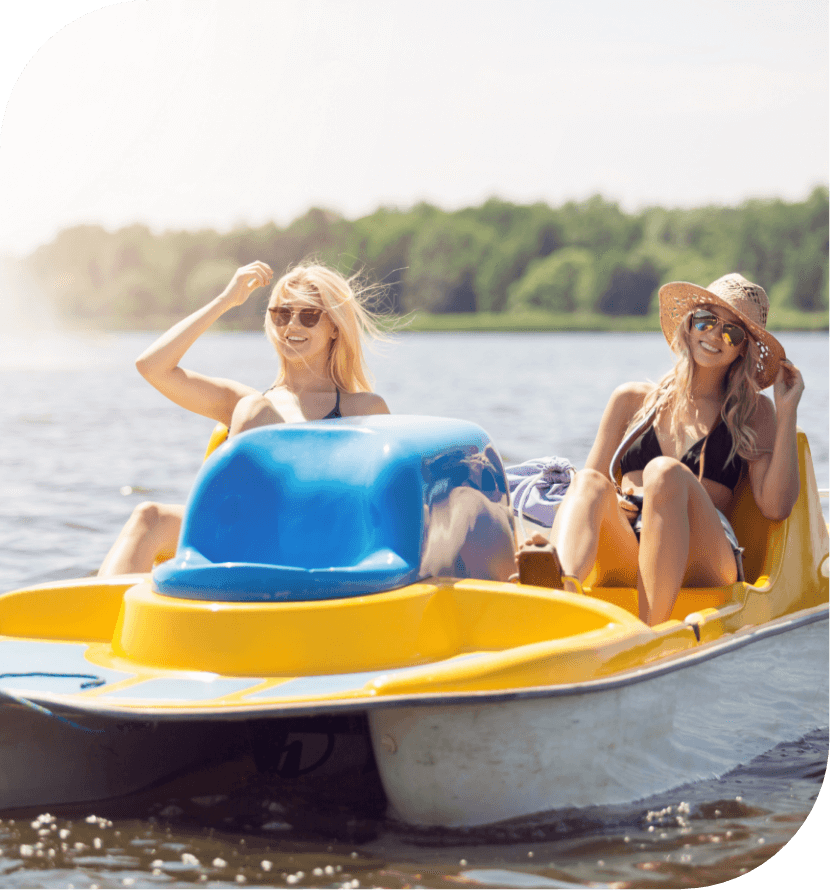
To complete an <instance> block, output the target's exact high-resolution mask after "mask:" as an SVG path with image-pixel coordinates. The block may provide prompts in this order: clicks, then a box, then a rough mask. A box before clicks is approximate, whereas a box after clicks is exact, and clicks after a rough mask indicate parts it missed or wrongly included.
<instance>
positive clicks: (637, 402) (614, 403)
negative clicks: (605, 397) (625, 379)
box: [608, 380, 654, 414]
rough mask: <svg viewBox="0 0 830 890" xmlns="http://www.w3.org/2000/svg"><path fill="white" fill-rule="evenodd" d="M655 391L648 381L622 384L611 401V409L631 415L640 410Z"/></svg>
mask: <svg viewBox="0 0 830 890" xmlns="http://www.w3.org/2000/svg"><path fill="white" fill-rule="evenodd" d="M653 391H654V384H653V383H649V382H648V381H639V380H637V381H631V382H629V383H621V384H620V385H619V386H618V387H617V388H616V389H615V390H614V392H612V393H611V398H610V399H609V402H608V404H609V407H613V408H614V409H616V410H620V411H628V412H630V413H631V414H634V413H636V412H637V411H639V410H640V408H641V407H642V405H643V402H644V401H645V400H646V397H647V396H649V395H650V394H651V393H652V392H653Z"/></svg>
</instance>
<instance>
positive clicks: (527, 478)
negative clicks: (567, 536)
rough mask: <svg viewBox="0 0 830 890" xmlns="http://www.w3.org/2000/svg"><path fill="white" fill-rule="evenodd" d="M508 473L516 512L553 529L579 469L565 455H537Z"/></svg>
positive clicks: (506, 470)
mask: <svg viewBox="0 0 830 890" xmlns="http://www.w3.org/2000/svg"><path fill="white" fill-rule="evenodd" d="M505 472H506V473H507V484H508V486H509V487H510V500H511V501H512V503H513V512H514V513H515V514H516V515H517V516H526V517H527V518H528V519H532V520H533V521H534V522H537V523H539V524H540V525H546V526H547V527H548V528H550V526H552V525H553V517H554V516H555V515H556V510H557V509H558V507H559V504H561V503H562V499H563V498H564V497H565V492H566V491H567V490H568V486H569V485H570V484H571V479H572V477H573V474H574V473H575V472H576V469H575V468H574V466H573V464H572V463H571V462H570V461H569V460H568V459H567V458H565V457H536V458H533V459H532V460H526V461H525V462H524V463H523V464H516V465H515V466H512V467H506V468H505Z"/></svg>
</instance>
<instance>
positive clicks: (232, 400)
mask: <svg viewBox="0 0 830 890" xmlns="http://www.w3.org/2000/svg"><path fill="white" fill-rule="evenodd" d="M273 274H274V273H273V272H272V271H271V269H270V267H269V266H267V265H266V264H265V263H261V262H255V263H250V264H249V265H247V266H243V267H242V268H241V269H237V270H236V272H235V274H234V276H233V278H232V279H231V281H230V283H229V284H228V286H227V287H226V288H225V290H224V291H222V293H221V294H220V295H219V296H218V297H216V298H215V299H213V300H211V301H210V302H209V303H208V304H207V305H206V306H203V307H202V308H201V309H198V310H197V311H196V312H194V313H193V314H192V315H189V316H188V317H187V318H185V319H184V320H183V321H180V322H179V323H178V324H176V325H174V326H173V327H172V328H170V330H169V331H167V332H166V333H164V334H162V335H161V337H159V338H158V340H156V341H155V343H153V344H152V346H150V347H148V348H147V349H145V350H144V352H142V353H141V355H140V356H139V357H138V358H137V359H136V362H135V366H136V368H137V369H138V371H139V373H140V374H141V375H142V377H144V379H145V380H147V381H148V382H149V383H151V384H152V385H153V386H154V387H155V388H156V389H157V390H158V391H159V392H160V393H162V395H165V396H167V398H168V399H170V400H171V401H172V402H175V403H176V404H177V405H181V406H182V408H186V409H187V410H188V411H193V412H194V413H195V414H201V415H203V416H204V417H210V418H212V419H213V420H218V421H220V422H221V423H224V424H226V425H230V422H231V417H232V416H233V409H234V407H235V406H236V403H237V402H238V401H239V400H240V399H241V398H242V397H243V396H246V395H249V394H250V393H252V392H254V390H253V389H252V388H251V387H250V386H245V385H244V384H242V383H237V382H236V381H234V380H226V379H223V378H219V377H207V376H205V375H204V374H199V373H197V372H195V371H188V370H187V369H186V368H181V367H179V362H180V361H181V359H182V357H183V356H184V354H185V353H186V352H187V350H188V349H190V347H191V346H192V345H193V344H194V343H195V342H196V340H197V339H198V338H199V337H200V336H201V335H202V334H204V332H205V331H206V330H207V329H208V328H209V327H210V326H211V325H212V324H213V323H214V322H215V321H216V320H217V319H218V318H220V317H221V316H222V315H224V313H225V312H227V311H228V309H232V308H233V307H234V306H241V305H242V304H243V303H244V302H245V301H246V300H247V299H248V297H249V296H250V295H251V294H252V293H253V292H254V291H255V290H256V289H257V288H259V287H264V286H265V285H267V284H270V282H271V279H272V277H273Z"/></svg>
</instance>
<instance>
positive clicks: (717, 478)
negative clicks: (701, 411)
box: [620, 421, 743, 491]
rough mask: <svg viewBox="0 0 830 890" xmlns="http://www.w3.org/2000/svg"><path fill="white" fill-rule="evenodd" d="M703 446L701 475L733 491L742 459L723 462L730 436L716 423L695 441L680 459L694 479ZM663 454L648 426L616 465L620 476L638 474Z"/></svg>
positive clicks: (735, 457)
mask: <svg viewBox="0 0 830 890" xmlns="http://www.w3.org/2000/svg"><path fill="white" fill-rule="evenodd" d="M704 443H706V453H705V455H704V459H703V475H704V477H705V478H706V479H711V481H712V482H719V483H720V484H721V485H725V486H726V487H727V488H729V489H731V490H733V491H734V489H735V486H736V485H737V484H738V479H740V477H741V469H742V467H743V459H742V458H740V457H739V456H738V455H737V454H736V455H735V456H734V457H733V458H732V460H730V461H729V462H728V463H727V461H726V459H727V458H728V457H729V452H730V451H731V450H732V435H731V434H730V432H729V428H728V427H727V426H726V424H725V423H722V422H721V421H718V423H717V425H716V426H715V428H714V429H713V430H711V431H710V432H709V433H708V434H707V435H705V436H704V437H703V438H702V439H698V441H697V442H695V444H694V445H692V447H691V448H689V450H688V451H687V452H686V453H685V454H684V455H683V457H681V458H680V462H681V463H682V464H685V465H686V466H687V467H688V468H689V469H690V470H691V471H692V472H693V473H694V474H695V476H699V475H700V453H701V451H702V450H703V445H704ZM662 454H663V450H662V449H661V448H660V442H659V440H658V439H657V433H656V431H655V429H654V426H653V425H652V426H650V427H649V428H648V429H647V430H646V431H645V432H644V433H642V434H641V435H640V436H639V437H638V438H637V439H635V440H634V442H633V443H632V444H631V447H630V448H629V449H628V451H626V453H625V454H624V455H623V457H622V461H621V462H620V470H622V474H623V475H625V474H626V473H633V472H634V471H635V470H642V469H644V468H645V465H646V464H647V463H648V462H649V461H650V460H653V459H654V458H655V457H661V456H662Z"/></svg>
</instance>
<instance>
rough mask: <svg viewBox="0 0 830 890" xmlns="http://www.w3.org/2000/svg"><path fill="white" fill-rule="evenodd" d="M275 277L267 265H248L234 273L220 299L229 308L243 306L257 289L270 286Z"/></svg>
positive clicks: (258, 263) (259, 263)
mask: <svg viewBox="0 0 830 890" xmlns="http://www.w3.org/2000/svg"><path fill="white" fill-rule="evenodd" d="M273 277H274V272H273V270H272V269H271V267H270V266H269V265H267V263H261V262H259V261H257V262H254V263H248V265H247V266H242V268H241V269H237V270H236V272H234V275H233V278H231V280H230V282H229V283H228V286H227V287H226V288H225V289H224V290H223V291H222V294H221V296H220V297H219V299H220V300H221V301H222V302H223V303H224V304H225V305H226V306H227V308H230V307H232V306H241V305H242V304H243V303H244V302H245V301H246V300H247V299H248V297H250V296H251V294H252V293H253V292H254V291H255V290H257V288H260V287H266V286H267V285H269V284H270V283H271V280H272V279H273Z"/></svg>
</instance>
